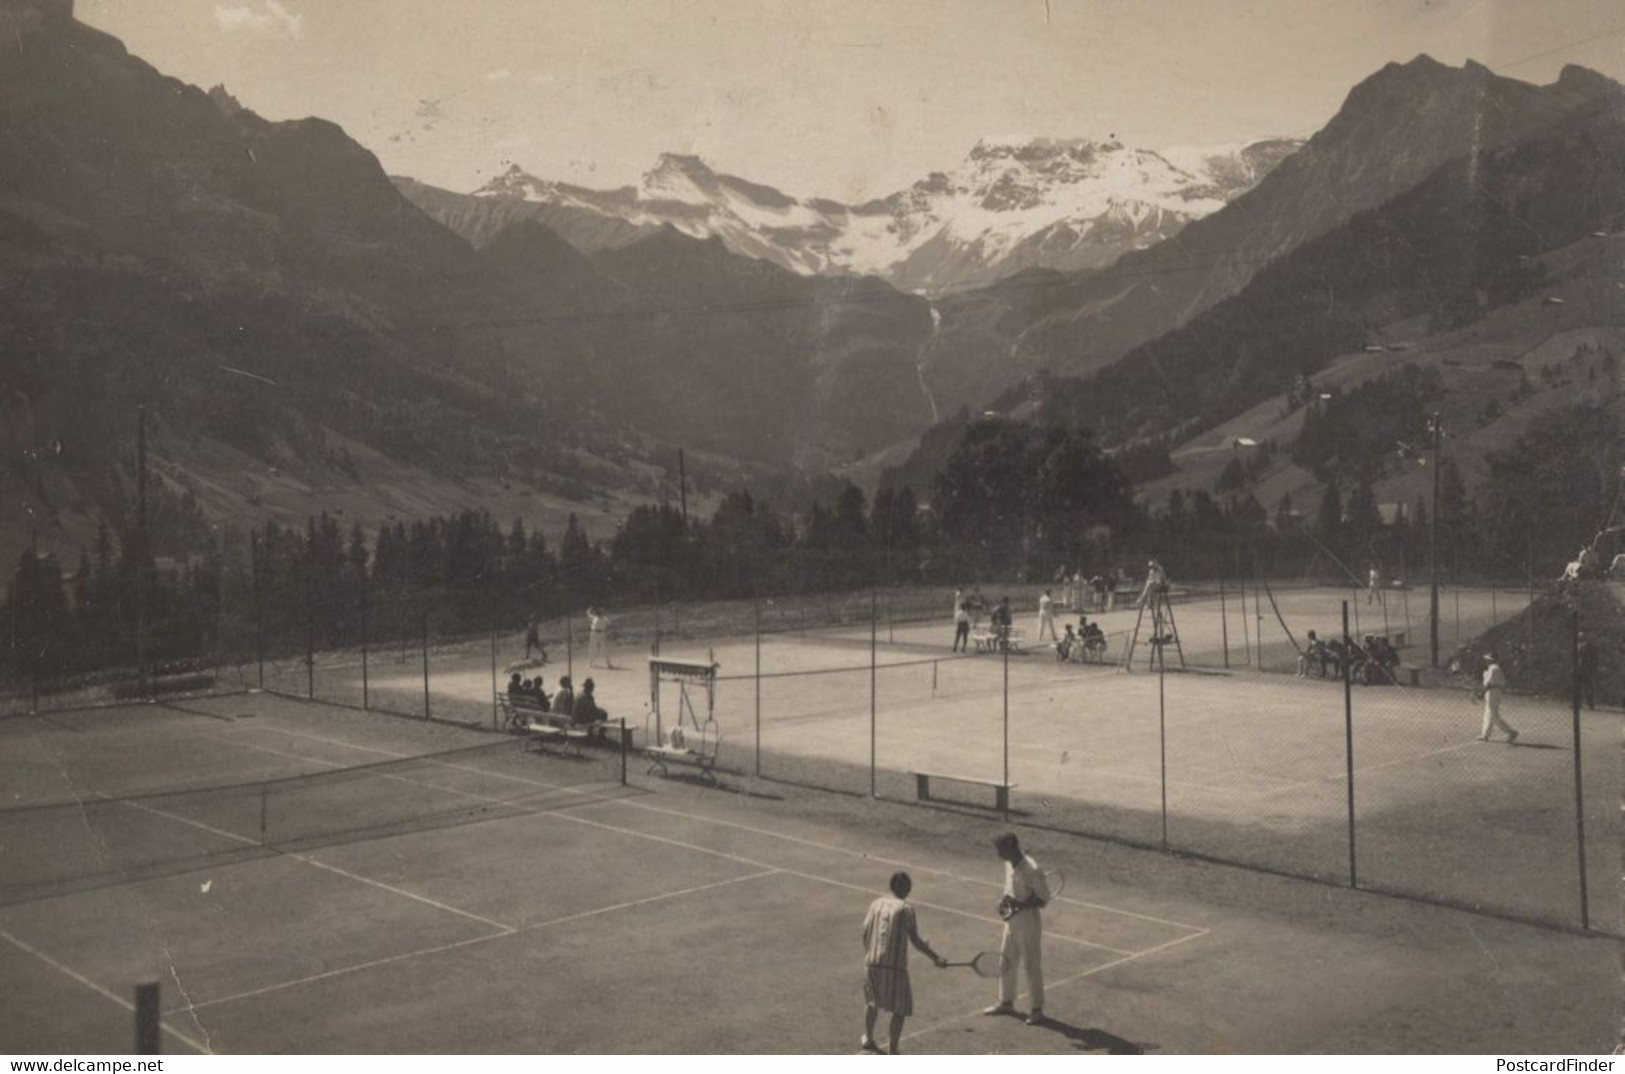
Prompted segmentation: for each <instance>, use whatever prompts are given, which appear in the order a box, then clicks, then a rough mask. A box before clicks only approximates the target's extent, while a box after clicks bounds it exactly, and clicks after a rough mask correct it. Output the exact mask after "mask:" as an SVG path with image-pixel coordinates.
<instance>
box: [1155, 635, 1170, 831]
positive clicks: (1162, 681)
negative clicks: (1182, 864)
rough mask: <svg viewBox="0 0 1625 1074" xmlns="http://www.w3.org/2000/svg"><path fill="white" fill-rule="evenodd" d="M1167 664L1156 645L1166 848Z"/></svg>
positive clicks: (1158, 723) (1158, 724)
mask: <svg viewBox="0 0 1625 1074" xmlns="http://www.w3.org/2000/svg"><path fill="white" fill-rule="evenodd" d="M1167 677H1168V665H1167V663H1166V654H1165V652H1164V647H1163V646H1161V645H1158V646H1157V750H1158V753H1159V754H1160V759H1159V763H1160V765H1161V769H1162V778H1161V781H1160V782H1161V784H1162V849H1164V850H1167V849H1168V695H1167V690H1166V686H1167V681H1166V680H1167Z"/></svg>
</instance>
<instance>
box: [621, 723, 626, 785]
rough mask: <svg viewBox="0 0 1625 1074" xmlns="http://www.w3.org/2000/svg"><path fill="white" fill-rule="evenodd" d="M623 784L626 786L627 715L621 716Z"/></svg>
mask: <svg viewBox="0 0 1625 1074" xmlns="http://www.w3.org/2000/svg"><path fill="white" fill-rule="evenodd" d="M621 786H623V787H624V786H626V717H625V716H622V717H621Z"/></svg>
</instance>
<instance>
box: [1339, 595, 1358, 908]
mask: <svg viewBox="0 0 1625 1074" xmlns="http://www.w3.org/2000/svg"><path fill="white" fill-rule="evenodd" d="M1349 645H1350V639H1349V602H1348V601H1346V600H1345V601H1344V602H1343V660H1342V664H1343V763H1344V773H1345V782H1346V783H1347V786H1348V816H1349V887H1351V888H1357V887H1359V886H1360V877H1359V873H1357V872H1356V871H1355V856H1354V681H1353V679H1351V678H1350V677H1349V663H1350V661H1349V658H1348V653H1349Z"/></svg>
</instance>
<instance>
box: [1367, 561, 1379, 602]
mask: <svg viewBox="0 0 1625 1074" xmlns="http://www.w3.org/2000/svg"><path fill="white" fill-rule="evenodd" d="M1381 592H1382V575H1380V574H1378V573H1377V565H1376V564H1375V563H1373V564H1372V565H1371V569H1370V570H1368V571H1366V586H1365V602H1366V603H1367V604H1375V603H1377V600H1378V594H1379V593H1381Z"/></svg>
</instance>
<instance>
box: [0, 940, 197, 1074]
mask: <svg viewBox="0 0 1625 1074" xmlns="http://www.w3.org/2000/svg"><path fill="white" fill-rule="evenodd" d="M0 939H4V940H5V941H6V942H7V943H10V944H12V945H13V946H14V947H16V948H18V949H19V950H21V951H25V952H27V953H28V954H30V955H33V956H34V957H35V958H37V959H39V960H40V961H41V962H43V963H45V964H46V965H47V966H49V967H51V968H52V969H53V970H56V971H57V972H58V973H61V974H64V975H66V976H67V977H69V978H71V979H72V980H73V981H74V982H75V983H77V984H79V985H82V986H84V987H85V988H88V989H90V990H91V991H92V992H94V993H96V994H97V995H98V996H101V997H102V998H104V999H110V1000H112V1001H113V1002H114V1003H116V1004H118V1005H119V1006H120V1007H123V1008H124V1009H125V1010H126V1011H128V1012H130V1013H131V1014H134V1013H135V1004H133V1003H131V1002H130V1001H129V1000H127V999H125V998H124V997H123V996H120V995H116V994H115V993H113V992H109V991H108V990H107V989H105V988H103V987H102V986H101V985H99V984H97V983H96V982H95V981H92V980H91V979H90V978H89V977H86V976H85V975H84V974H82V973H80V972H78V971H77V970H75V969H73V968H72V967H70V966H66V965H64V964H63V963H61V962H58V961H57V960H56V959H54V958H52V957H51V956H50V955H47V954H46V953H45V952H44V951H41V950H39V949H38V948H36V947H33V946H31V945H29V944H27V943H24V942H23V941H22V940H19V939H18V938H17V937H15V936H13V935H12V934H11V933H9V932H7V931H6V930H5V929H0ZM158 1028H159V1029H160V1030H162V1031H163V1032H165V1033H168V1034H169V1035H170V1036H172V1037H174V1038H175V1039H176V1040H178V1041H180V1042H181V1043H182V1044H185V1045H186V1046H187V1047H188V1048H191V1049H192V1050H194V1051H197V1052H201V1053H202V1054H204V1055H213V1054H214V1051H213V1050H212V1049H210V1048H209V1047H207V1046H206V1045H203V1044H199V1043H198V1042H197V1041H195V1040H193V1039H192V1038H191V1037H189V1036H187V1035H186V1034H185V1033H182V1032H181V1031H180V1030H178V1029H176V1028H175V1027H174V1026H171V1025H168V1024H166V1023H165V1022H164V1020H163V1019H162V1018H160V1019H159V1020H158Z"/></svg>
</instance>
